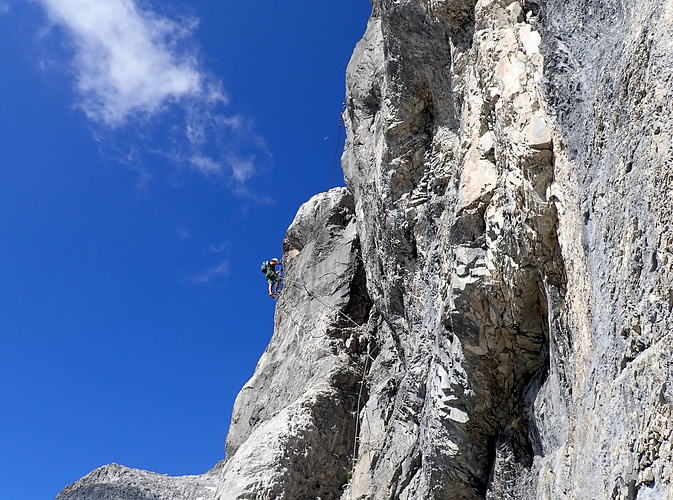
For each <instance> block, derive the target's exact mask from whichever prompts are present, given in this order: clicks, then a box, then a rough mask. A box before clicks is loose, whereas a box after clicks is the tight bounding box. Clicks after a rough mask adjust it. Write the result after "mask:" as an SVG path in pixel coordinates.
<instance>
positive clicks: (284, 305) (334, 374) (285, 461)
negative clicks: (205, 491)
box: [217, 188, 375, 500]
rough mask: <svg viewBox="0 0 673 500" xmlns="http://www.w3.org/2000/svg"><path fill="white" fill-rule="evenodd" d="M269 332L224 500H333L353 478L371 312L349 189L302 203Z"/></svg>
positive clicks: (236, 415)
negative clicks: (352, 471)
mask: <svg viewBox="0 0 673 500" xmlns="http://www.w3.org/2000/svg"><path fill="white" fill-rule="evenodd" d="M283 264H284V274H285V278H284V282H285V283H284V289H283V291H282V294H281V296H280V299H279V300H278V305H277V308H276V315H275V330H274V335H273V338H272V339H271V342H270V343H269V346H268V347H267V349H266V351H265V353H264V354H263V355H262V358H261V359H260V361H259V363H258V365H257V368H256V370H255V374H254V375H253V377H252V379H251V380H250V381H249V382H248V383H247V384H246V385H245V386H244V387H243V389H242V390H241V392H240V394H239V395H238V398H237V399H236V403H235V405H234V412H233V416H232V423H231V428H230V430H229V435H228V436H227V447H226V453H227V462H226V464H225V466H224V469H223V473H222V480H221V482H220V485H219V488H218V496H217V498H218V499H221V500H228V499H234V498H236V499H241V500H242V499H250V500H255V499H260V498H269V499H272V498H288V499H289V498H293V499H295V498H296V499H300V498H312V499H313V498H322V499H323V500H328V499H337V498H339V497H340V496H341V492H342V487H343V486H344V485H345V484H346V483H347V482H348V479H349V473H350V470H351V457H352V455H353V449H354V445H355V439H356V435H357V434H356V425H357V419H356V414H357V405H358V401H359V400H360V399H361V395H360V390H361V387H362V385H361V382H362V377H363V370H364V369H365V368H366V366H367V365H368V357H367V351H368V345H369V336H370V331H371V329H372V328H373V327H372V324H373V323H374V321H375V320H374V316H373V315H372V314H371V311H372V307H371V301H370V300H369V297H368V295H367V289H366V285H365V275H364V270H363V265H362V260H361V257H360V243H359V238H358V235H357V232H356V228H355V213H354V205H353V196H352V195H351V194H350V193H349V192H348V190H346V189H345V188H336V189H334V190H332V191H330V192H329V193H325V194H322V195H318V196H316V197H314V198H312V199H311V200H310V201H309V202H307V203H306V204H304V205H303V206H302V207H301V208H300V209H299V212H298V213H297V216H296V218H295V220H294V222H293V223H292V225H291V226H290V228H289V229H288V231H287V236H286V238H285V241H284V243H283Z"/></svg>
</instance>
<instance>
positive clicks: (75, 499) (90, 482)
mask: <svg viewBox="0 0 673 500" xmlns="http://www.w3.org/2000/svg"><path fill="white" fill-rule="evenodd" d="M221 470H222V462H221V463H219V464H218V465H216V466H215V467H214V468H213V469H211V470H209V471H208V472H206V473H205V474H202V475H200V476H181V477H171V476H165V475H162V474H155V473H154V472H147V471H143V470H137V469H129V468H128V467H124V466H123V465H117V464H110V465H105V466H103V467H100V468H98V469H96V470H95V471H93V472H91V473H89V474H87V475H86V476H84V477H83V478H82V479H80V480H79V481H77V482H76V483H73V484H71V485H70V486H68V487H67V488H65V489H64V490H63V491H62V492H61V493H59V495H58V496H57V497H56V500H212V499H214V498H215V490H216V489H217V482H218V479H219V476H220V473H221Z"/></svg>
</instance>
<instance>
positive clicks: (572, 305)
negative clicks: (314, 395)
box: [343, 0, 673, 499]
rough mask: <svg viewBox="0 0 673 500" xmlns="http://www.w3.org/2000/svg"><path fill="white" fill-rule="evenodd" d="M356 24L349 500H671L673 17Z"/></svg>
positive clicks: (489, 10) (584, 15) (547, 16)
mask: <svg viewBox="0 0 673 500" xmlns="http://www.w3.org/2000/svg"><path fill="white" fill-rule="evenodd" d="M373 5H374V9H373V16H372V19H371V20H370V23H369V26H368V30H367V34H366V35H365V36H364V38H363V39H362V41H361V42H360V43H359V44H358V47H357V48H356V51H355V54H354V56H353V59H352V61H351V63H350V66H349V69H348V76H347V80H348V82H347V87H348V97H347V99H348V101H347V103H348V110H347V127H348V137H349V139H348V144H347V148H346V152H345V155H344V162H343V165H344V170H345V172H346V177H347V183H348V185H349V186H350V187H351V188H352V190H353V193H354V197H355V200H356V214H357V220H358V233H359V235H360V238H361V241H362V248H363V258H364V261H365V264H366V265H365V267H366V270H367V281H368V284H369V290H370V295H371V297H372V300H373V301H374V304H376V306H377V307H378V308H379V309H380V311H381V315H382V317H383V319H384V323H383V324H384V327H383V328H382V329H381V330H380V331H379V332H378V337H377V340H378V342H379V345H380V349H381V351H380V352H379V353H378V354H377V358H376V359H377V361H376V362H375V363H374V365H373V366H372V369H371V371H370V373H369V377H368V382H369V384H370V394H371V397H370V400H369V402H368V404H367V405H366V407H365V409H364V411H363V413H362V415H361V418H362V419H363V420H365V421H371V422H372V423H373V424H374V425H372V426H371V429H372V431H371V432H370V431H369V428H368V427H367V426H365V425H363V426H362V434H361V443H362V444H361V446H360V449H359V456H358V465H357V468H356V474H355V477H354V478H353V481H352V482H351V485H350V489H349V491H347V495H346V498H417V499H421V498H423V499H425V498H436V499H439V498H447V499H449V498H484V497H486V498H493V499H495V498H550V499H556V498H636V496H638V497H639V498H640V497H643V498H644V497H646V496H647V495H650V496H652V495H653V496H655V497H657V496H658V497H659V498H663V497H664V496H665V495H666V493H664V492H668V494H669V495H671V494H673V493H672V490H671V482H670V481H671V470H670V467H671V466H670V450H669V445H668V442H669V441H668V436H669V435H670V428H669V427H670V424H669V422H670V412H671V401H670V399H669V396H668V394H669V390H668V388H669V385H670V382H671V380H670V379H671V366H670V362H669V361H668V360H667V359H668V358H667V355H666V354H665V353H666V352H668V350H669V349H670V348H671V339H670V330H671V329H670V310H671V304H673V300H671V299H670V297H671V295H670V290H669V288H670V284H669V276H670V269H669V267H668V266H670V264H669V259H668V254H669V247H670V243H671V237H670V231H671V229H670V228H671V226H670V223H669V219H670V215H671V212H672V210H671V209H670V206H671V203H670V201H671V194H670V193H671V191H670V189H671V184H670V180H669V177H670V176H669V173H668V172H667V170H668V169H670V166H671V133H670V132H671V129H670V117H671V110H670V104H668V102H670V100H667V98H666V96H668V95H669V94H670V92H671V90H672V89H671V84H672V82H671V68H672V67H673V65H672V64H671V62H672V61H671V57H672V55H673V52H672V51H671V50H670V48H671V35H670V33H671V29H670V28H671V26H670V24H671V19H672V18H671V3H670V2H664V3H663V4H662V3H655V2H648V1H640V2H632V3H630V4H629V6H628V7H625V6H624V4H623V3H618V2H604V1H600V2H599V1H595V2H592V1H572V2H565V1H560V0H559V1H551V2H545V3H544V5H543V6H542V7H540V6H539V5H538V4H537V3H533V2H525V3H518V2H512V1H509V0H508V1H490V0H480V1H475V2H472V3H470V2H457V1H451V0H447V1H429V2H428V1H419V0H416V1H412V0H406V1H405V0H399V1H395V2H392V1H386V0H379V1H375V2H373ZM667 167H668V168H667ZM644 193H646V195H645V196H643V194H644Z"/></svg>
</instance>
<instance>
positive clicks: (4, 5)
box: [0, 2, 9, 15]
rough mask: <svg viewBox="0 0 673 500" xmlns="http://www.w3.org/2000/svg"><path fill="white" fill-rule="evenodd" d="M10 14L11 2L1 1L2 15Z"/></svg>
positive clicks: (0, 12)
mask: <svg viewBox="0 0 673 500" xmlns="http://www.w3.org/2000/svg"><path fill="white" fill-rule="evenodd" d="M2 14H9V4H8V3H5V2H0V15H2Z"/></svg>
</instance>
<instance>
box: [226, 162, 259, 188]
mask: <svg viewBox="0 0 673 500" xmlns="http://www.w3.org/2000/svg"><path fill="white" fill-rule="evenodd" d="M229 165H230V166H231V177H232V179H233V180H234V182H236V183H237V184H238V185H242V184H245V181H247V180H248V179H249V178H250V177H252V176H253V175H254V173H255V157H254V156H251V157H249V158H241V157H239V156H234V155H232V156H230V157H229Z"/></svg>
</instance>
